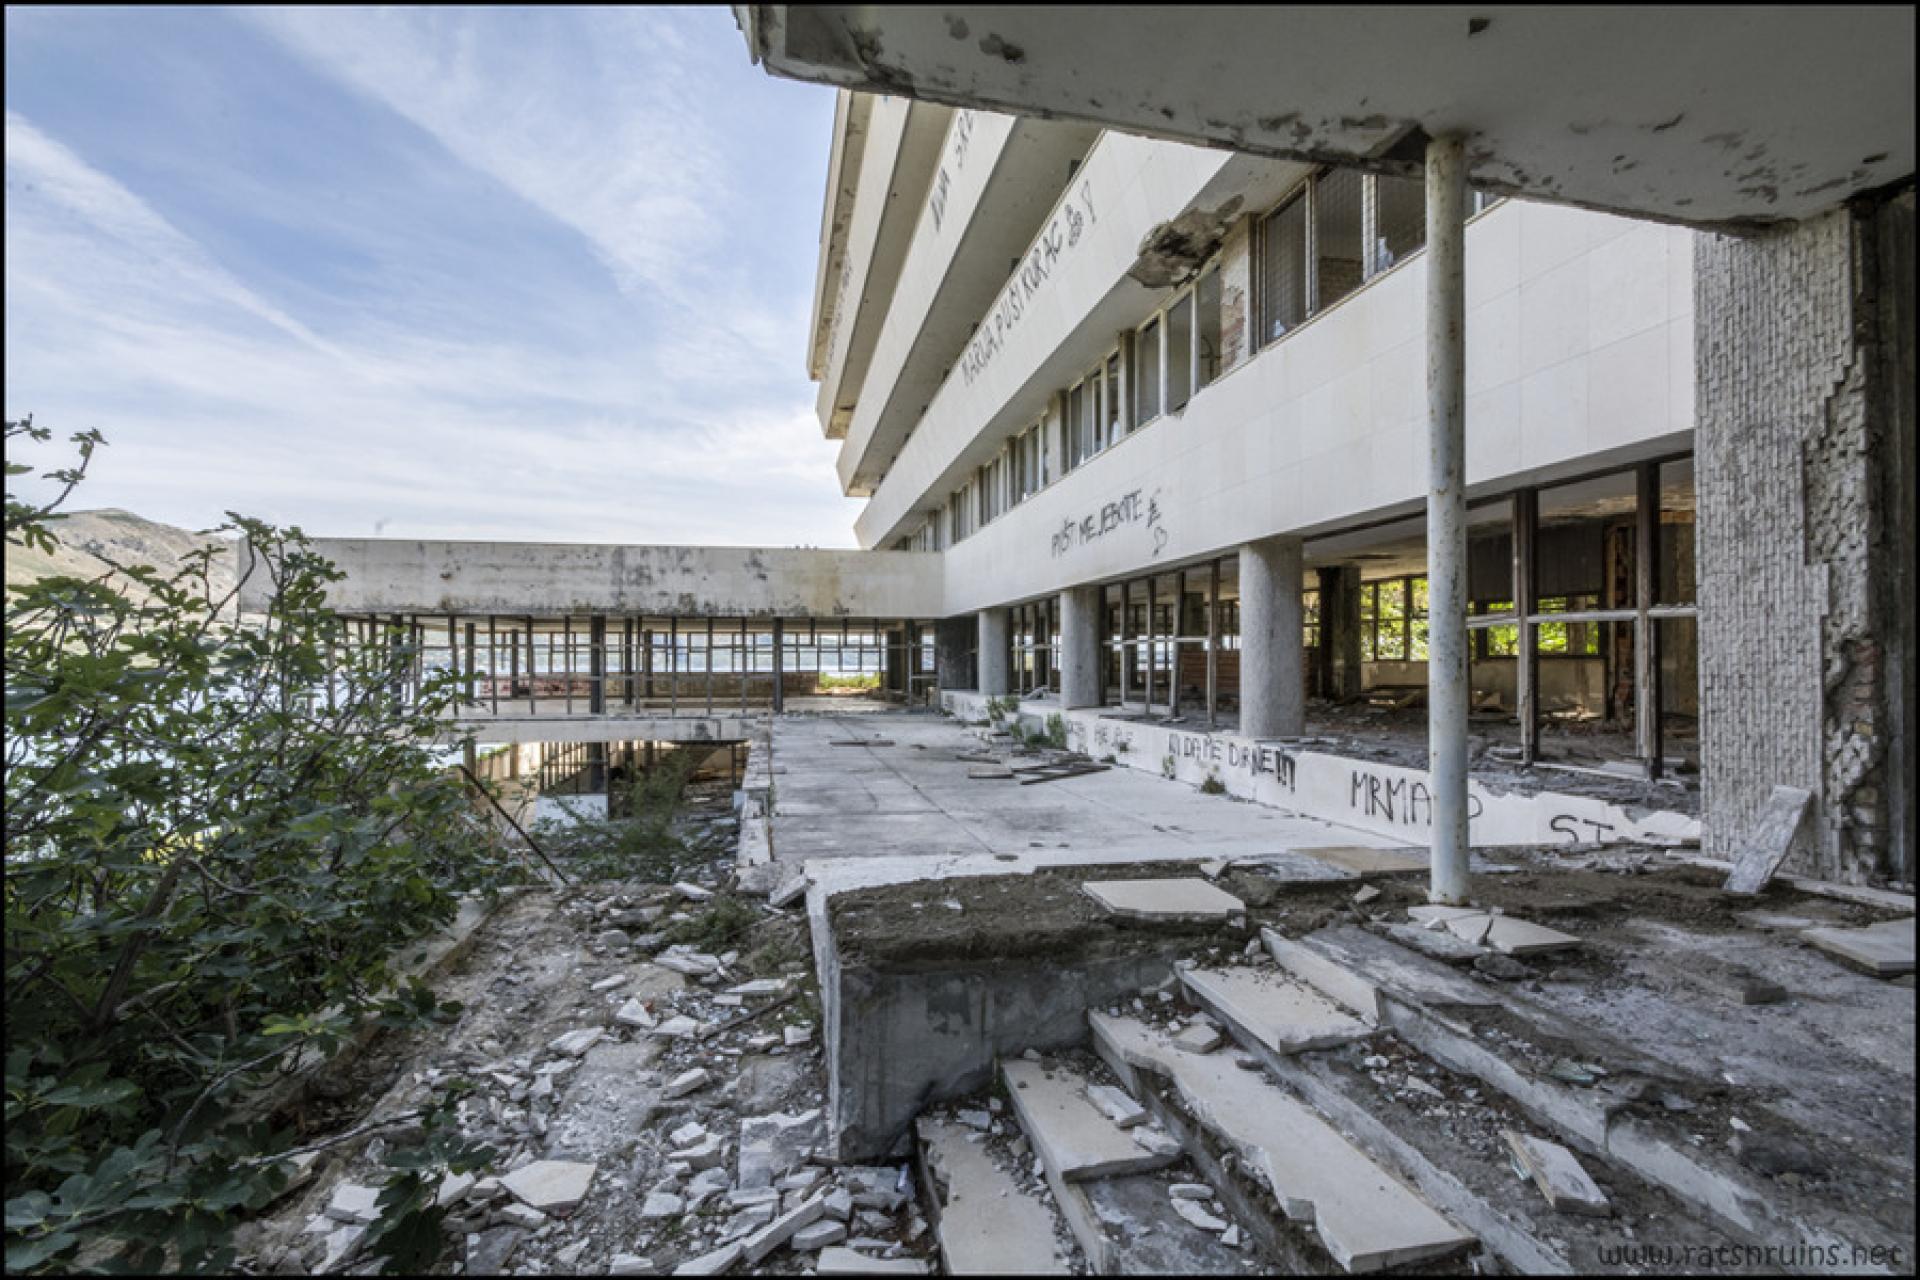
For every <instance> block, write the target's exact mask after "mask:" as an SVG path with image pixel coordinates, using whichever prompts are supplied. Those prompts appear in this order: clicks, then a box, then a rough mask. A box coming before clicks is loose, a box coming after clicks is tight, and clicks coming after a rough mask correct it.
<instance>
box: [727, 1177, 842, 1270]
mask: <svg viewBox="0 0 1920 1280" xmlns="http://www.w3.org/2000/svg"><path fill="white" fill-rule="evenodd" d="M826 1198H827V1197H826V1195H825V1193H821V1194H819V1195H816V1196H813V1197H812V1198H811V1199H808V1200H804V1201H802V1202H801V1203H800V1204H798V1205H796V1206H795V1207H794V1208H793V1209H791V1210H789V1211H788V1212H786V1213H783V1214H781V1215H780V1216H779V1217H777V1218H775V1219H774V1220H773V1221H772V1222H769V1223H768V1224H767V1225H766V1226H764V1227H762V1228H760V1230H758V1231H756V1232H754V1233H753V1234H752V1235H750V1236H748V1237H747V1239H746V1241H745V1248H744V1250H743V1252H742V1255H741V1256H742V1258H743V1260H744V1261H745V1262H746V1264H747V1265H748V1266H753V1265H754V1264H755V1263H757V1262H759V1261H760V1260H761V1259H762V1258H764V1257H766V1256H767V1255H768V1254H770V1253H772V1252H773V1251H774V1250H775V1249H778V1248H779V1247H780V1246H781V1245H783V1244H785V1243H787V1241H789V1240H791V1239H793V1236H794V1233H795V1232H797V1231H799V1230H800V1229H801V1228H803V1227H810V1226H812V1225H813V1224H814V1223H816V1222H818V1221H819V1220H820V1218H821V1216H822V1214H823V1213H825V1207H826ZM834 1225H835V1226H838V1225H839V1224H838V1223H835V1224H834Z"/></svg>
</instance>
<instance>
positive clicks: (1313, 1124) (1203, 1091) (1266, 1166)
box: [1088, 1012, 1475, 1272]
mask: <svg viewBox="0 0 1920 1280" xmlns="http://www.w3.org/2000/svg"><path fill="white" fill-rule="evenodd" d="M1088 1021H1089V1022H1090V1023H1091V1024H1092V1026H1093V1032H1094V1042H1095V1045H1096V1047H1097V1048H1098V1049H1099V1050H1100V1052H1101V1053H1102V1054H1103V1055H1105V1056H1106V1057H1107V1058H1108V1060H1109V1061H1110V1062H1112V1063H1114V1065H1115V1068H1116V1070H1119V1069H1122V1068H1124V1069H1125V1070H1127V1071H1133V1070H1146V1071H1151V1072H1155V1073H1157V1074H1159V1075H1163V1076H1165V1077H1167V1078H1168V1079H1169V1080H1171V1081H1172V1083H1173V1085H1174V1087H1175V1089H1176V1090H1178V1092H1179V1094H1180V1097H1181V1099H1182V1101H1183V1102H1185V1104H1186V1105H1187V1108H1188V1109H1189V1110H1190V1111H1191V1112H1192V1113H1193V1115H1194V1118H1195V1119H1196V1120H1197V1121H1198V1122H1199V1123H1200V1124H1201V1125H1202V1126H1204V1127H1205V1128H1206V1129H1207V1130H1208V1131H1210V1132H1211V1133H1212V1134H1213V1135H1214V1136H1215V1137H1216V1138H1218V1139H1219V1140H1221V1141H1222V1142H1224V1143H1225V1144H1226V1145H1227V1146H1229V1147H1230V1148H1232V1150H1233V1151H1234V1152H1235V1153H1236V1154H1237V1155H1238V1156H1239V1158H1240V1159H1241V1160H1243V1161H1244V1162H1245V1163H1247V1164H1248V1165H1250V1166H1252V1167H1253V1168H1255V1169H1256V1170H1257V1171H1258V1172H1259V1174H1260V1175H1262V1176H1263V1177H1264V1179H1265V1181H1266V1182H1267V1185H1269V1186H1270V1187H1272V1188H1273V1192H1274V1195H1275V1196H1276V1197H1277V1199H1278V1201H1279V1203H1280V1206H1281V1208H1282V1210H1283V1211H1284V1212H1285V1213H1286V1215H1287V1217H1288V1218H1290V1219H1292V1220H1294V1221H1296V1222H1304V1223H1311V1224H1312V1226H1313V1229H1314V1231H1315V1232H1316V1233H1317V1235H1318V1236H1319V1238H1320V1241H1321V1243H1322V1244H1323V1245H1325V1247H1326V1249H1327V1252H1328V1253H1329V1254H1330V1255H1332V1257H1333V1260H1334V1261H1335V1262H1336V1263H1338V1264H1339V1266H1340V1267H1341V1268H1342V1269H1343V1270H1346V1271H1349V1272H1362V1271H1378V1270H1381V1269H1383V1268H1386V1267H1392V1266H1401V1265H1404V1264H1408V1263H1413V1262H1422V1261H1430V1260H1433V1259H1437V1258H1441V1257H1445V1256H1448V1255H1450V1254H1454V1253H1458V1252H1462V1251H1464V1250H1466V1249H1468V1248H1470V1247H1471V1246H1472V1245H1473V1244H1474V1243H1475V1241H1474V1237H1473V1236H1471V1235H1469V1234H1468V1233H1466V1232H1464V1231H1461V1230H1460V1229H1459V1228H1457V1227H1455V1226H1454V1225H1453V1224H1452V1223H1450V1222H1448V1221H1447V1219H1446V1218H1444V1217H1442V1216H1441V1215H1440V1214H1439V1213H1438V1212H1437V1211H1435V1210H1434V1209H1433V1207H1432V1206H1430V1205H1429V1204H1427V1202H1426V1201H1425V1200H1423V1199H1421V1198H1420V1197H1419V1196H1418V1195H1417V1194H1415V1193H1414V1192H1413V1191H1412V1190H1411V1189H1409V1188H1408V1187H1407V1186H1405V1185H1404V1184H1402V1183H1401V1182H1400V1181H1399V1180H1398V1179H1397V1178H1395V1177H1394V1176H1393V1175H1392V1174H1390V1173H1389V1172H1387V1171H1386V1170H1385V1169H1383V1168H1381V1167H1380V1166H1379V1165H1377V1164H1375V1163H1374V1162H1373V1161H1372V1160H1371V1159H1369V1158H1368V1157H1367V1156H1366V1154H1365V1153H1363V1152H1362V1151H1361V1150H1360V1149H1359V1148H1358V1147H1356V1146H1354V1145H1353V1144H1352V1143H1351V1142H1349V1141H1348V1140H1347V1139H1346V1138H1345V1137H1343V1136H1342V1135H1341V1134H1340V1132H1339V1131H1338V1130H1336V1129H1335V1128H1334V1127H1333V1126H1332V1125H1330V1124H1328V1123H1327V1121H1326V1120H1324V1119H1322V1118H1321V1117H1320V1116H1319V1115H1318V1114H1316V1113H1315V1112H1314V1111H1312V1110H1311V1109H1310V1108H1308V1107H1307V1106H1306V1105H1304V1104H1303V1103H1301V1102H1299V1101H1298V1100H1297V1099H1295V1098H1294V1097H1293V1096H1292V1095H1291V1094H1289V1093H1287V1092H1286V1091H1284V1090H1282V1089H1281V1088H1279V1087H1278V1086H1277V1085H1275V1084H1273V1083H1272V1082H1271V1081H1270V1080H1268V1079H1267V1078H1266V1077H1265V1076H1264V1075H1263V1074H1260V1073H1255V1072H1251V1071H1245V1070H1242V1069H1241V1068H1240V1067H1238V1066H1235V1065H1234V1064H1233V1062H1232V1060H1231V1059H1229V1058H1226V1057H1224V1056H1211V1057H1195V1056H1193V1055H1192V1054H1185V1053H1181V1052H1179V1051H1178V1050H1176V1049H1174V1048H1173V1047H1172V1046H1171V1045H1170V1044H1169V1043H1168V1042H1167V1039H1166V1037H1165V1036H1164V1035H1163V1034H1161V1033H1160V1032H1158V1031H1155V1030H1154V1029H1153V1028H1151V1027H1149V1026H1148V1025H1147V1024H1145V1023H1143V1022H1141V1021H1139V1020H1137V1019H1134V1018H1115V1017H1112V1016H1110V1015H1108V1014H1105V1013H1100V1012H1095V1013H1093V1014H1091V1015H1089V1018H1088Z"/></svg>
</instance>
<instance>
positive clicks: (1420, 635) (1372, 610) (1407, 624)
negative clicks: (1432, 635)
mask: <svg viewBox="0 0 1920 1280" xmlns="http://www.w3.org/2000/svg"><path fill="white" fill-rule="evenodd" d="M1360 660H1361V661H1362V662H1408V661H1412V662H1425V661H1426V660H1427V580H1426V578H1425V577H1424V576H1412V577H1405V578H1384V579H1381V580H1379V581H1375V582H1365V583H1362V584H1361V585H1360Z"/></svg>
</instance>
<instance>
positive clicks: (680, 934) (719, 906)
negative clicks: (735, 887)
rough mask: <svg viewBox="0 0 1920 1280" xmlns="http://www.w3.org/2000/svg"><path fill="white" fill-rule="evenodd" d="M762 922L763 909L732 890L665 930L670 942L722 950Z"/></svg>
mask: <svg viewBox="0 0 1920 1280" xmlns="http://www.w3.org/2000/svg"><path fill="white" fill-rule="evenodd" d="M759 922H760V913H759V912H758V911H755V910H754V909H753V908H752V907H750V906H748V905H747V904H746V903H744V902H742V901H740V899H738V898H736V897H734V896H733V895H732V894H730V893H721V894H716V895H714V896H713V897H712V898H711V899H709V900H708V901H707V902H706V903H704V904H702V906H701V909H700V911H699V913H698V914H696V915H694V916H693V918H691V919H689V920H683V921H681V922H680V923H679V924H676V925H673V926H671V927H670V928H668V929H666V930H664V931H663V936H664V937H665V938H666V940H667V941H668V942H670V943H688V944H691V945H692V946H695V947H698V948H700V949H702V950H719V949H722V948H724V947H726V946H727V945H728V944H730V943H732V942H734V941H736V940H738V939H739V938H740V937H741V936H742V935H743V934H745V933H746V931H747V930H748V929H750V928H752V927H753V926H754V925H756V924H758V923H759Z"/></svg>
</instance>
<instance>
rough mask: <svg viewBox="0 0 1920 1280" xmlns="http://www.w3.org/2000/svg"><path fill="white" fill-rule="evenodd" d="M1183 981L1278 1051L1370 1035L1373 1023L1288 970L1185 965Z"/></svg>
mask: <svg viewBox="0 0 1920 1280" xmlns="http://www.w3.org/2000/svg"><path fill="white" fill-rule="evenodd" d="M1178 973H1179V975H1180V982H1181V985H1183V986H1184V987H1186V989H1187V992H1188V994H1189V995H1190V996H1192V998H1193V1000H1194V1002H1195V1003H1197V1004H1200V1005H1202V1006H1204V1007H1205V1008H1207V1009H1210V1010H1211V1011H1213V1013H1215V1014H1216V1015H1218V1016H1219V1017H1220V1018H1221V1020H1222V1021H1223V1022H1224V1023H1225V1024H1226V1025H1227V1027H1228V1028H1229V1029H1230V1030H1232V1029H1235V1028H1237V1029H1238V1030H1239V1031H1240V1033H1241V1035H1242V1038H1243V1039H1244V1038H1251V1039H1253V1040H1255V1041H1257V1042H1258V1043H1260V1044H1263V1045H1265V1046H1266V1047H1267V1048H1269V1049H1272V1050H1273V1051H1274V1052H1276V1053H1302V1052H1305V1051H1306V1050H1308V1049H1329V1048H1332V1047H1333V1046H1335V1045H1341V1044H1350V1043H1352V1042H1353V1041H1355V1040H1364V1039H1365V1038H1366V1037H1368V1036H1369V1035H1371V1034H1373V1028H1372V1027H1371V1026H1369V1025H1368V1024H1367V1023H1365V1022H1363V1021H1361V1020H1360V1019H1359V1018H1358V1017H1357V1016H1355V1015H1354V1014H1352V1013H1349V1012H1348V1011H1347V1010H1346V1009H1344V1008H1342V1007H1341V1006H1340V1005H1339V1004H1337V1003H1335V1002H1334V1001H1333V1000H1331V999H1329V998H1328V997H1327V996H1326V995H1324V994H1323V993H1322V992H1321V991H1320V990H1319V989H1318V988H1317V987H1314V986H1312V985H1311V984H1309V983H1308V982H1306V981H1305V980H1303V979H1301V978H1299V977H1296V976H1295V975H1293V974H1290V973H1287V972H1284V971H1282V972H1278V973H1276V972H1274V971H1273V970H1271V969H1256V968H1253V967H1252V966H1248V965H1242V966H1236V967H1234V968H1230V969H1198V968H1193V967H1191V966H1184V965H1183V966H1181V967H1180V968H1179V969H1178Z"/></svg>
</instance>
